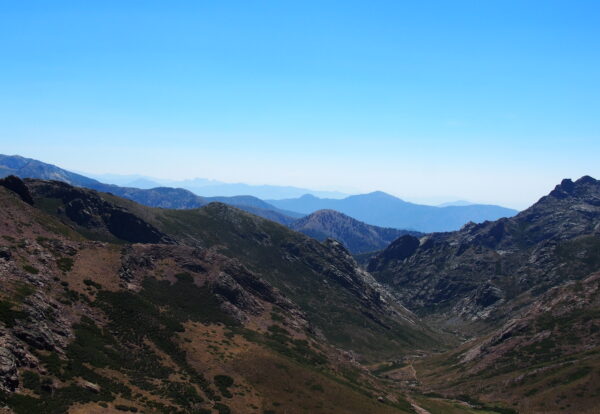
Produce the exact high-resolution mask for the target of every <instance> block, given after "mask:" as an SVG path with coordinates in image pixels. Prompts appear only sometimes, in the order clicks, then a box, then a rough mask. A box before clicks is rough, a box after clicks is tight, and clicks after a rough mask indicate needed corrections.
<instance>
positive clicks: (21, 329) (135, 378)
mask: <svg viewBox="0 0 600 414" xmlns="http://www.w3.org/2000/svg"><path fill="white" fill-rule="evenodd" d="M0 210H1V211H2V213H3V217H4V219H3V220H2V221H0V236H1V237H0V276H1V277H0V286H1V289H0V332H1V335H0V356H1V358H0V399H1V400H2V402H3V403H4V404H7V405H8V406H9V407H10V409H9V410H8V412H14V413H17V414H21V413H32V412H36V413H63V412H67V411H68V412H70V413H92V412H109V413H116V412H122V411H130V412H136V411H143V412H147V413H163V412H164V413H166V412H169V413H170V412H181V413H207V414H208V413H214V414H217V413H218V414H227V413H257V414H264V413H265V412H268V413H283V412H287V413H292V414H295V413H304V412H311V413H357V414H358V413H365V412H377V413H411V412H413V411H414V409H413V408H412V406H411V403H410V402H409V401H408V400H407V399H406V398H409V397H406V396H405V395H406V393H405V391H400V390H398V389H396V388H395V387H393V384H389V385H386V384H384V383H383V382H381V381H380V380H378V379H377V378H375V377H373V376H371V375H370V374H369V372H368V371H367V370H366V369H365V368H364V367H363V366H362V365H361V364H360V362H359V360H368V359H369V358H372V357H373V356H374V354H373V353H371V352H369V351H370V350H371V349H372V350H373V351H375V352H377V353H382V354H386V353H387V354H388V355H394V354H396V353H397V352H399V350H401V349H407V348H410V349H414V348H415V347H418V348H424V349H425V348H436V347H439V346H440V345H439V342H438V339H437V338H436V337H435V335H434V334H433V332H432V331H430V330H429V329H428V328H426V327H425V326H424V325H423V324H422V323H421V322H420V321H419V320H418V318H416V317H414V315H412V314H411V313H410V312H408V311H406V310H405V309H403V308H402V307H401V306H399V305H397V304H395V303H394V302H393V301H391V300H384V297H386V296H385V292H384V291H381V290H380V289H379V288H378V286H377V285H376V284H374V283H373V281H372V280H371V279H370V278H369V276H368V275H367V274H365V273H364V272H362V271H361V270H360V269H358V268H357V267H356V265H355V264H354V263H353V261H352V259H351V257H350V255H349V254H348V253H347V252H346V251H345V250H344V249H343V248H342V247H341V246H340V245H339V244H338V243H336V242H333V241H329V242H327V243H325V244H321V243H319V242H317V241H315V240H313V239H310V238H308V237H306V236H303V235H301V234H298V233H295V232H292V231H290V230H288V229H286V228H285V227H283V226H280V225H278V224H276V223H273V222H270V221H267V220H263V219H261V218H259V217H256V216H252V215H249V214H247V213H245V212H242V211H240V210H237V209H235V208H233V207H229V206H227V205H225V204H220V203H212V204H210V205H208V206H207V207H204V208H201V209H195V210H165V209H152V208H148V207H144V206H141V205H138V204H135V203H133V202H131V201H128V200H125V199H121V198H118V197H116V196H113V195H109V194H102V193H97V192H95V191H92V190H87V189H82V188H77V187H72V186H69V185H67V184H64V183H60V182H57V181H41V180H27V181H26V182H25V183H23V182H22V181H20V180H19V179H17V178H10V179H8V180H0ZM147 220H149V221H147ZM307 288H308V289H310V290H311V292H314V295H310V296H308V295H307V294H306V289H307ZM323 298H336V300H331V301H327V300H323ZM388 299H389V298H388ZM334 328H335V329H334ZM340 348H342V349H340Z"/></svg>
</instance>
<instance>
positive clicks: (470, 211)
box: [0, 155, 517, 253]
mask: <svg viewBox="0 0 600 414" xmlns="http://www.w3.org/2000/svg"><path fill="white" fill-rule="evenodd" d="M11 174H12V175H16V176H18V177H21V178H38V179H44V180H57V181H63V182H66V183H68V184H71V185H75V186H79V187H86V188H91V189H94V190H97V191H102V192H107V193H112V194H114V195H117V196H119V197H124V198H128V199H130V200H133V201H136V202H138V203H140V204H144V205H146V206H150V207H161V208H170V209H190V208H198V207H202V206H204V205H207V204H209V203H211V202H215V201H217V202H222V203H225V204H228V205H232V206H235V207H238V208H240V209H242V210H245V211H247V212H249V213H252V214H255V215H257V216H260V217H263V218H266V219H269V220H272V221H275V222H278V223H280V224H284V225H286V226H290V227H291V228H295V229H297V230H299V231H302V232H304V233H306V234H309V233H310V234H311V235H314V236H316V235H318V237H317V238H323V237H333V238H343V239H344V240H342V241H343V242H345V243H349V245H348V248H349V249H350V250H351V251H352V252H353V253H357V252H363V251H367V250H365V249H371V248H372V247H373V248H375V249H381V248H384V247H385V245H386V244H384V243H387V242H389V241H391V240H393V239H394V237H391V236H389V234H391V233H390V230H391V229H408V230H412V231H420V232H439V231H450V230H457V229H459V228H460V227H462V226H463V225H464V224H466V223H468V222H470V221H472V222H483V221H485V220H496V219H498V218H501V217H510V216H513V215H515V214H516V213H517V212H516V211H515V210H511V209H508V208H504V207H498V206H492V205H479V204H472V205H466V206H463V205H461V206H449V207H433V206H426V205H420V204H413V203H408V202H406V201H403V200H401V199H399V198H396V197H393V196H391V195H389V194H386V193H383V192H374V193H369V194H362V195H354V196H349V197H346V198H343V199H335V198H318V197H316V196H314V195H310V194H305V195H303V196H302V197H299V198H290V199H283V200H270V201H263V200H262V199H260V198H257V197H255V196H251V195H233V196H224V195H221V196H215V197H203V196H198V195H196V194H194V193H193V192H192V191H190V190H188V189H185V188H174V187H155V188H149V189H145V188H136V187H123V186H118V185H114V184H105V183H102V182H100V181H98V180H95V179H93V178H89V177H86V176H83V175H81V174H76V173H73V172H70V171H67V170H64V169H62V168H59V167H57V166H55V165H52V164H47V163H44V162H41V161H38V160H34V159H30V158H24V157H21V156H18V155H15V156H8V155H0V177H4V176H7V175H11ZM113 177H114V176H113ZM117 177H118V176H117ZM129 178H131V179H137V180H138V181H139V180H143V179H144V177H142V176H130V177H129ZM113 179H114V178H113ZM139 182H140V184H151V183H149V182H143V181H139ZM186 182H187V183H188V184H189V183H192V182H193V183H197V184H198V185H201V184H203V183H204V184H206V183H208V184H210V183H214V182H213V181H210V180H204V179H196V180H188V181H186ZM182 183H184V182H182ZM208 187H213V186H212V184H211V185H208V186H207V188H208ZM265 187H269V186H265ZM230 188H233V187H230ZM286 188H287V187H286ZM290 188H291V187H290ZM297 190H298V189H297ZM299 190H302V191H304V190H303V189H299ZM318 210H336V211H338V212H340V213H343V214H342V215H335V216H334V215H332V214H328V215H326V219H327V220H326V221H322V220H321V219H324V218H325V216H323V215H318V216H317V217H318V218H319V219H318V220H317V219H315V217H313V218H311V219H307V220H305V221H303V222H301V223H294V222H295V221H296V220H298V219H299V218H301V217H303V216H305V215H308V214H311V213H314V212H315V211H318ZM348 216H350V217H348ZM349 219H354V220H358V221H362V222H364V223H360V227H361V229H363V230H364V229H369V230H368V231H366V232H363V231H362V230H361V231H360V232H357V231H356V228H357V226H359V223H358V222H353V221H351V220H349ZM334 222H335V223H334ZM367 225H370V226H377V227H380V228H384V229H377V228H371V227H369V226H367ZM306 226H308V227H306ZM365 226H366V227H365ZM342 228H343V230H342ZM384 230H385V231H384ZM351 234H354V235H355V236H350V235H351ZM359 234H360V236H357V235H359ZM376 234H377V235H378V236H375V235H376ZM398 235H400V233H398ZM357 237H360V238H362V240H360V241H359V240H358V239H357Z"/></svg>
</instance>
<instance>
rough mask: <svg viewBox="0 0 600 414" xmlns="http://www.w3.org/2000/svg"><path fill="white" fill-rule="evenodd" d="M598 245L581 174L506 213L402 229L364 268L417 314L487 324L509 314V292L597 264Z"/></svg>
mask: <svg viewBox="0 0 600 414" xmlns="http://www.w3.org/2000/svg"><path fill="white" fill-rule="evenodd" d="M598 246H600V181H597V180H595V179H593V178H591V177H582V178H580V179H579V180H577V181H574V182H573V181H571V180H563V181H562V183H561V184H560V185H558V186H556V188H555V189H554V190H553V191H552V192H551V193H550V194H549V195H548V196H545V197H542V198H541V199H540V200H539V201H538V202H537V203H536V204H534V205H533V206H531V207H530V208H528V209H526V210H524V211H523V212H521V213H519V214H518V215H517V216H515V217H512V218H508V219H506V218H505V219H500V220H498V221H494V222H485V223H481V224H474V223H469V224H467V225H465V226H464V227H463V228H462V229H461V230H460V231H457V232H452V233H434V234H431V235H428V236H426V237H422V238H421V239H420V240H419V243H418V245H417V241H416V239H414V238H413V239H410V238H409V237H407V236H404V237H402V238H400V239H398V240H396V241H395V242H394V243H392V244H391V245H390V246H389V247H388V248H387V249H386V250H384V251H383V252H382V253H380V254H379V255H377V256H376V257H375V258H373V259H372V260H371V262H370V263H369V267H368V268H369V270H371V271H372V272H373V274H374V275H375V277H376V279H377V280H379V281H381V282H383V283H386V284H387V285H388V286H389V287H390V288H391V289H392V290H393V291H394V293H395V295H396V296H397V297H398V298H399V300H400V301H402V302H403V303H404V304H405V305H407V307H408V308H409V309H411V310H414V311H416V312H417V313H419V314H421V315H428V316H431V317H434V318H436V319H439V320H442V321H447V322H448V323H449V324H452V325H455V324H456V323H457V321H463V322H462V323H472V322H476V321H484V322H485V323H486V324H488V325H489V324H491V326H494V325H497V324H498V323H501V321H502V320H506V318H507V317H510V316H511V315H513V313H512V312H513V311H512V310H511V309H512V308H511V303H512V302H511V301H512V300H513V299H515V298H516V297H517V296H520V295H524V294H527V295H530V296H532V297H536V296H539V294H540V293H543V292H544V291H546V290H548V289H550V288H552V287H553V286H557V285H560V284H562V283H564V282H565V281H567V280H572V279H578V278H581V277H583V276H585V275H586V274H589V273H590V272H593V271H595V270H597V269H598V268H600V254H599V253H598ZM531 300H532V299H525V303H527V301H529V302H531ZM519 306H520V307H521V308H522V307H523V306H524V304H523V303H521V304H520V305H519ZM459 323H460V322H459Z"/></svg>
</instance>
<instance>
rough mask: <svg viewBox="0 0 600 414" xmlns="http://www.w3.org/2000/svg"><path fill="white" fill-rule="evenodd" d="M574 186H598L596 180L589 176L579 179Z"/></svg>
mask: <svg viewBox="0 0 600 414" xmlns="http://www.w3.org/2000/svg"><path fill="white" fill-rule="evenodd" d="M575 184H578V185H581V184H583V185H586V184H598V180H596V179H595V178H593V177H590V176H589V175H584V176H583V177H581V178H580V179H579V180H577V181H575Z"/></svg>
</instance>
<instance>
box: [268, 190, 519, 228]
mask: <svg viewBox="0 0 600 414" xmlns="http://www.w3.org/2000/svg"><path fill="white" fill-rule="evenodd" d="M267 202H268V203H269V204H272V205H274V206H275V207H278V208H280V209H285V210H291V211H297V212H299V213H304V214H310V213H313V212H315V211H317V210H324V209H328V210H336V211H339V212H341V213H344V214H346V215H348V216H350V217H353V218H355V219H357V220H360V221H364V222H365V223H368V224H371V225H374V226H380V227H391V228H396V229H410V230H415V231H420V232H424V233H430V232H442V231H453V230H458V229H460V228H461V227H462V226H463V225H465V224H466V223H468V222H470V221H472V222H475V223H481V222H483V221H486V220H497V219H499V218H502V217H512V216H514V215H515V214H517V211H516V210H513V209H510V208H505V207H500V206H494V205H485V204H471V205H461V206H447V207H434V206H426V205H422V204H413V203H409V202H406V201H404V200H401V199H399V198H396V197H394V196H392V195H390V194H386V193H384V192H381V191H376V192H373V193H369V194H360V195H353V196H349V197H346V198H343V199H341V200H340V199H331V198H318V197H315V196H313V195H309V194H306V195H303V196H302V197H299V198H292V199H286V200H267Z"/></svg>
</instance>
